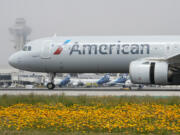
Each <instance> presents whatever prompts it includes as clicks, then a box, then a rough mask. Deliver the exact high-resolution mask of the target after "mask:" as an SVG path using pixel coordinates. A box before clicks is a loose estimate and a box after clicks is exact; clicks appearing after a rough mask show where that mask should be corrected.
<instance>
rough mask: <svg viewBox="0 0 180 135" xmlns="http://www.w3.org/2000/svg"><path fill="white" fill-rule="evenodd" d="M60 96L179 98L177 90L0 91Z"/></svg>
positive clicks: (12, 93) (3, 91)
mask: <svg viewBox="0 0 180 135" xmlns="http://www.w3.org/2000/svg"><path fill="white" fill-rule="evenodd" d="M29 94H34V95H61V94H65V95H68V96H79V95H88V96H180V90H178V89H160V88H158V89H140V90H138V89H134V90H123V89H119V88H88V89H87V88H86V89H84V88H73V89H72V88H63V89H54V90H48V89H0V95H29Z"/></svg>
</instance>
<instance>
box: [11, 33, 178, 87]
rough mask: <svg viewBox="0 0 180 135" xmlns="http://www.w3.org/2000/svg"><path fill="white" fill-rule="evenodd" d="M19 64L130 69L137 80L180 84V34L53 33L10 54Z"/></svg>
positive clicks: (67, 69)
mask: <svg viewBox="0 0 180 135" xmlns="http://www.w3.org/2000/svg"><path fill="white" fill-rule="evenodd" d="M9 64H10V65H11V66H13V67H15V68H18V69H21V70H27V71H33V72H47V73H49V74H50V82H49V83H48V84H47V87H48V89H53V88H54V87H55V85H54V83H53V82H54V81H53V80H54V77H55V75H56V73H100V72H101V73H128V72H129V74H130V79H131V81H132V83H135V84H163V85H167V84H180V36H102V37H99V36H97V37H91V36H87V37H85V36H82V37H81V36H79V37H49V38H42V39H38V40H35V41H32V42H29V43H27V44H26V45H25V46H24V48H23V49H22V50H21V51H19V52H16V53H15V54H13V55H12V56H11V57H10V58H9Z"/></svg>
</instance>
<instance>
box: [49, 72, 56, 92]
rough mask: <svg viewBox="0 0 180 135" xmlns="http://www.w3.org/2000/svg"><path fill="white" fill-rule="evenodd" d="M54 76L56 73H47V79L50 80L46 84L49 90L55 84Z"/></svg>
mask: <svg viewBox="0 0 180 135" xmlns="http://www.w3.org/2000/svg"><path fill="white" fill-rule="evenodd" d="M55 76H56V73H49V80H50V82H49V83H48V84H47V88H48V89H49V90H52V89H54V88H55V84H54V78H55Z"/></svg>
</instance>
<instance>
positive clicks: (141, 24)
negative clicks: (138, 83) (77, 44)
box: [0, 0, 180, 68]
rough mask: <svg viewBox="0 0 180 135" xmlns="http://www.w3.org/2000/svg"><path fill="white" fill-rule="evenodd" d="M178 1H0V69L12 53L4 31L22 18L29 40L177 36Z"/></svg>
mask: <svg viewBox="0 0 180 135" xmlns="http://www.w3.org/2000/svg"><path fill="white" fill-rule="evenodd" d="M179 5H180V0H0V17H1V18H0V45H1V49H0V61H1V62H0V68H7V67H9V65H8V57H9V56H10V55H11V54H12V53H14V52H15V49H14V48H13V46H14V45H13V42H12V41H11V40H12V39H13V37H12V36H11V35H10V33H9V31H8V28H9V27H11V26H13V24H14V23H15V19H16V18H25V20H26V23H27V25H28V26H29V27H31V29H32V33H31V35H30V36H29V39H30V40H34V39H38V38H41V37H47V36H53V35H54V34H56V35H58V36H73V35H74V36H78V35H180V7H179Z"/></svg>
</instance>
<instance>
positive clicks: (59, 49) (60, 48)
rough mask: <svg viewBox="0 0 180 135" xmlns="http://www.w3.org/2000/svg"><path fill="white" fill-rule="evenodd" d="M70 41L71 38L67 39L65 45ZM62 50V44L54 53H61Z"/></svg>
mask: <svg viewBox="0 0 180 135" xmlns="http://www.w3.org/2000/svg"><path fill="white" fill-rule="evenodd" d="M70 41H71V40H66V41H65V42H64V43H63V45H66V44H68V43H69V42H70ZM62 51H63V48H62V47H61V46H59V47H58V48H57V49H56V51H55V52H54V55H60V54H61V52H62Z"/></svg>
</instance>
